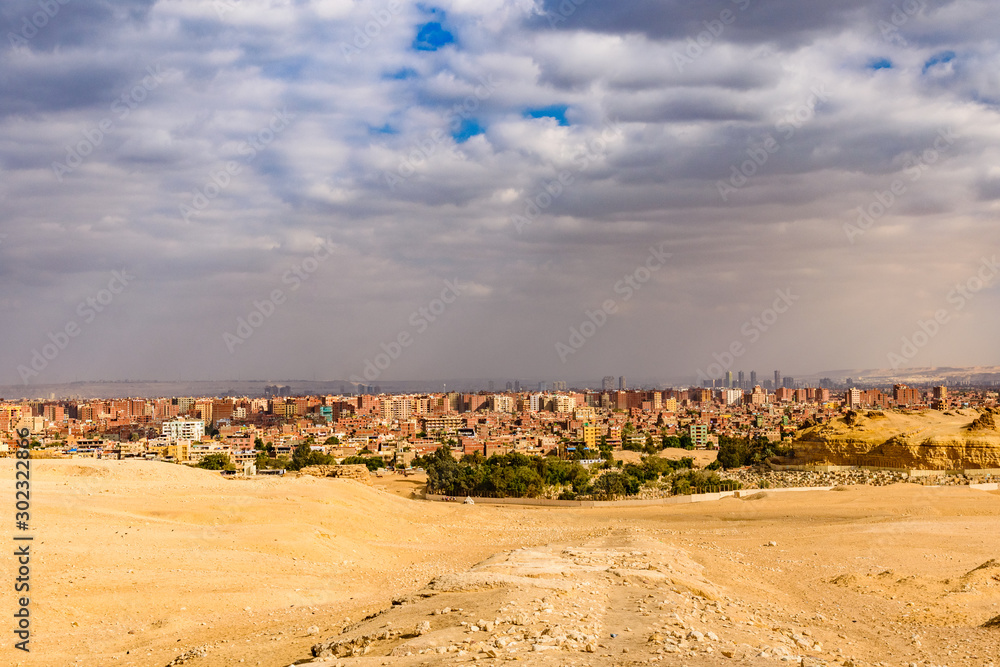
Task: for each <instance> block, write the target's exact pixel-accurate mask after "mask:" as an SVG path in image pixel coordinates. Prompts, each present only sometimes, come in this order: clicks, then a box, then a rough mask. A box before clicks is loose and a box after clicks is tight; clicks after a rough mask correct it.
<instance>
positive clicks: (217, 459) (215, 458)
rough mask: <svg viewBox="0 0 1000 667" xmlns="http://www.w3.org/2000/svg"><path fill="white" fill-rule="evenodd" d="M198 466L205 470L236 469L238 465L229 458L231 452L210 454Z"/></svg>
mask: <svg viewBox="0 0 1000 667" xmlns="http://www.w3.org/2000/svg"><path fill="white" fill-rule="evenodd" d="M198 467H199V468H204V469H205V470H236V466H234V465H233V463H232V461H230V460H229V454H208V455H207V456H204V457H203V458H202V459H201V461H199V462H198Z"/></svg>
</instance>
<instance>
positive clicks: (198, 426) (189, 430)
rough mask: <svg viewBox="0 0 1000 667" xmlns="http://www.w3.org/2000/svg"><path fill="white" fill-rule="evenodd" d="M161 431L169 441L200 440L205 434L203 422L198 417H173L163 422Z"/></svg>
mask: <svg viewBox="0 0 1000 667" xmlns="http://www.w3.org/2000/svg"><path fill="white" fill-rule="evenodd" d="M162 429H163V430H162V433H163V435H164V436H166V437H167V438H170V441H171V442H176V441H177V440H179V439H184V440H201V439H202V438H203V437H204V435H205V422H203V421H201V420H200V419H198V420H195V419H175V420H173V421H167V422H163V427H162Z"/></svg>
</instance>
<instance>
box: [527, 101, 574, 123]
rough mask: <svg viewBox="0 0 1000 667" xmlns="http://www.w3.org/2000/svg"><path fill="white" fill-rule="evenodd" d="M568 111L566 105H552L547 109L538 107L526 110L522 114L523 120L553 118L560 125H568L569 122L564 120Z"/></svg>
mask: <svg viewBox="0 0 1000 667" xmlns="http://www.w3.org/2000/svg"><path fill="white" fill-rule="evenodd" d="M568 109H569V105H567V104H553V105H550V106H547V107H538V108H536V109H528V110H526V111H525V112H524V117H525V118H555V119H556V121H558V123H559V124H560V125H569V121H568V120H566V111H567V110H568Z"/></svg>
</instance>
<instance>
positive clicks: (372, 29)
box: [0, 0, 1000, 384]
mask: <svg viewBox="0 0 1000 667" xmlns="http://www.w3.org/2000/svg"><path fill="white" fill-rule="evenodd" d="M43 4H44V3H43ZM50 4H51V3H50ZM39 7H40V5H38V4H37V3H36V2H33V1H32V2H29V1H27V0H25V1H17V2H7V3H4V7H3V9H2V11H0V17H2V27H3V31H2V32H3V34H4V35H5V39H4V44H3V46H2V47H0V66H2V69H3V72H4V77H3V79H2V81H0V88H2V91H3V94H2V96H0V99H2V102H0V169H2V177H0V197H2V201H3V207H2V211H0V230H2V234H3V236H2V237H0V275H2V276H3V284H4V287H5V289H4V293H3V295H2V297H0V313H2V317H0V322H2V324H0V327H2V332H3V338H4V341H5V345H4V346H3V351H2V353H0V355H2V356H0V359H2V363H0V381H2V382H3V383H4V384H23V383H24V382H27V383H29V384H44V383H58V382H69V381H74V380H94V379H109V380H115V379H123V378H137V379H144V380H153V379H166V380H221V379H230V378H234V379H268V378H275V379H277V378H303V379H317V380H334V379H345V378H348V377H350V376H352V375H360V374H361V373H362V371H363V369H364V367H365V361H366V360H370V359H374V357H375V355H376V354H378V353H379V352H380V351H381V350H382V348H381V347H380V344H382V343H385V344H386V345H390V344H392V342H393V341H395V340H398V338H399V337H400V336H403V337H404V338H406V337H408V339H409V341H410V344H409V345H408V346H405V349H404V350H403V351H402V354H400V355H399V356H398V358H396V359H393V361H392V364H391V367H389V368H387V369H385V370H384V371H383V372H382V373H381V376H382V377H383V378H386V379H392V380H418V379H424V378H434V377H442V378H446V377H493V376H508V377H518V376H528V375H531V376H536V377H537V376H541V377H550V378H565V377H569V378H585V377H594V378H600V377H601V376H603V375H604V374H606V373H608V372H611V373H614V374H625V375H628V376H637V375H642V376H649V377H677V376H682V377H695V376H696V375H697V373H698V371H699V370H704V369H706V368H707V367H708V366H709V365H710V364H712V363H713V361H715V357H714V356H713V355H715V354H723V353H724V352H725V351H726V350H728V349H730V347H731V345H733V343H740V344H742V345H743V346H744V348H745V349H744V353H743V356H742V358H741V359H740V363H739V366H741V367H743V368H744V369H746V370H749V369H751V368H757V369H759V370H760V371H761V372H764V371H765V370H768V369H771V368H781V369H784V370H785V372H787V373H800V374H801V373H813V372H819V371H821V370H823V369H830V368H887V367H890V365H891V358H890V356H889V355H891V354H893V353H895V354H897V355H899V353H900V350H901V348H902V347H903V346H904V342H905V341H904V338H906V339H907V340H910V341H912V340H913V336H914V335H915V334H918V332H920V331H921V325H920V322H925V323H926V322H929V321H931V320H933V319H934V318H935V314H936V313H937V314H939V315H941V317H943V318H944V319H945V321H944V323H943V324H942V325H941V326H939V327H937V328H935V331H934V333H933V335H931V336H929V338H928V339H927V340H926V341H924V340H923V338H920V335H919V334H918V339H917V341H916V342H917V343H921V342H923V343H924V344H923V345H917V346H916V347H917V351H916V353H915V354H914V355H912V356H911V357H906V356H903V355H900V356H901V360H902V362H903V364H902V366H903V367H913V366H945V365H951V366H963V365H964V366H969V365H978V364H994V363H998V357H997V353H996V348H995V345H992V343H993V342H994V341H995V333H996V327H997V323H998V317H1000V315H998V313H1000V308H998V307H997V306H998V302H997V291H996V288H995V284H996V281H995V274H996V271H997V268H996V263H995V260H994V249H995V247H996V240H997V235H998V231H997V228H996V225H995V224H994V218H995V214H996V211H997V201H998V198H1000V171H998V168H997V166H996V165H997V164H998V155H997V139H998V126H997V103H998V100H1000V78H998V77H1000V75H998V72H1000V67H998V64H1000V62H998V58H1000V49H998V45H997V41H996V23H995V7H994V6H993V5H992V4H991V3H989V2H986V1H979V2H977V1H972V0H956V1H944V2H934V1H931V0H925V1H921V0H911V1H910V2H907V3H903V4H902V5H901V4H899V3H897V2H893V1H891V0H880V1H878V2H857V1H850V2H831V3H823V5H822V6H814V5H812V4H803V3H797V2H778V1H769V2H764V1H757V0H739V1H735V0H734V1H732V2H730V1H726V2H709V3H680V2H661V3H655V4H653V5H650V4H648V3H638V2H628V1H626V2H616V3H613V4H609V3H600V2H595V1H593V0H591V1H574V2H563V3H561V4H560V3H556V2H528V1H526V0H518V1H507V2H500V1H489V2H458V1H455V2H439V3H430V4H410V3H397V2H391V3H379V2H346V1H335V0H331V1H326V2H319V1H316V2H298V3H277V2H252V1H251V0H243V1H241V2H240V1H236V0H217V1H215V2H207V1H205V2H193V1H185V2H169V3H167V2H151V1H138V0H133V1H130V2H116V3H111V2H87V3H82V2H67V3H62V2H57V3H55V4H53V5H52V7H50V8H49V9H48V10H45V11H48V12H49V13H50V14H51V16H49V14H44V13H43V15H37V16H36V14H37V12H39V11H42V10H41V9H39ZM39 16H40V17H41V18H39ZM859 207H860V209H859ZM116 271H117V272H119V274H120V275H119V277H118V278H116V277H115V276H116V274H115V272H116ZM122 278H124V283H123V282H122V280H121V279H122ZM449 285H452V286H453V287H455V286H457V288H458V289H457V291H454V292H450V291H449V290H450V289H451V288H449ZM109 288H113V289H112V290H111V291H108V290H109ZM102 290H103V292H102ZM114 290H118V292H114ZM956 290H962V291H963V293H964V296H962V295H961V294H960V293H959V292H958V291H956ZM453 294H454V296H453ZM782 294H784V295H786V300H787V295H791V297H792V299H793V301H791V302H789V303H790V305H788V306H785V305H782V307H783V308H784V309H785V311H783V312H781V313H780V314H778V316H777V317H776V318H771V317H770V316H769V315H768V310H769V309H771V308H772V306H773V305H774V304H775V303H782V304H784V302H782V301H781V295H782ZM442 295H444V296H446V297H447V303H446V302H444V301H436V300H439V299H441V298H442ZM274 298H277V302H274V301H272V299H274ZM88 300H89V301H88ZM604 305H607V306H608V307H609V312H607V313H604V314H603V315H602V314H601V312H598V311H602V308H603V306H604ZM421 309H423V310H424V313H425V314H424V315H421V314H420V313H421ZM611 311H613V312H611ZM588 313H591V315H593V314H595V313H596V316H591V315H588ZM605 315H606V317H605ZM595 317H597V319H600V320H601V322H602V323H601V324H599V325H598V324H594V325H593V326H592V325H591V324H588V323H593V322H596V320H595V319H594V318H595ZM753 318H763V321H764V322H768V324H767V325H766V326H765V327H758V326H757V325H754V324H751V323H752V322H753ZM241 323H242V324H241ZM74 325H75V327H74ZM254 325H256V326H254ZM581 326H582V327H583V328H584V331H583V333H580V334H578V337H577V338H576V339H574V338H573V336H574V333H573V332H574V329H575V330H576V331H578V332H579V331H580V329H581ZM66 327H70V329H71V330H73V331H76V332H77V333H76V334H75V335H73V334H67V336H69V340H68V342H67V343H66V344H65V345H64V346H62V347H60V349H59V351H58V354H57V355H52V354H51V352H52V350H53V349H54V348H52V347H50V348H49V350H48V352H49V353H50V354H48V355H44V356H46V357H51V356H56V357H57V358H51V359H49V358H46V359H45V361H46V362H47V363H44V364H43V363H41V362H39V361H38V360H37V359H36V360H35V365H34V366H32V363H31V362H32V360H33V358H34V357H35V353H36V352H37V353H38V354H42V353H43V347H44V346H45V345H53V346H57V347H58V346H59V345H60V343H59V340H62V336H61V335H60V332H64V331H65V330H66ZM241 327H242V328H241ZM765 329H766V330H765ZM588 331H589V332H591V334H592V335H590V336H587V335H586V333H587V332H588ZM50 334H51V335H52V336H50ZM581 336H582V340H583V343H582V344H580V345H575V344H574V340H575V341H577V342H579V341H580V340H581V338H580V337H581ZM55 339H59V340H55ZM234 339H238V340H235V341H234ZM64 342H65V341H64ZM560 344H562V345H563V346H566V347H569V348H570V349H571V351H570V352H566V350H565V347H564V348H560V347H559V345H560ZM560 349H562V350H563V351H562V353H560ZM737 368H738V366H737V365H734V366H733V367H732V370H737ZM19 369H20V370H19Z"/></svg>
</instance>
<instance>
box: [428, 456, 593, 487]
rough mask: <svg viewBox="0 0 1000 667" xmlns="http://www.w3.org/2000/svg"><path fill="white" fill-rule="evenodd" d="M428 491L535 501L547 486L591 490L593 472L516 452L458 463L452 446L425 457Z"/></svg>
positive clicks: (551, 458) (573, 464)
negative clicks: (452, 452)
mask: <svg viewBox="0 0 1000 667" xmlns="http://www.w3.org/2000/svg"><path fill="white" fill-rule="evenodd" d="M423 464H424V468H425V469H426V470H427V489H428V491H430V492H431V493H440V494H444V495H450V496H458V495H476V496H488V497H497V498H535V497H537V496H540V495H542V493H543V492H544V490H545V487H546V486H566V485H568V486H570V487H571V488H572V489H573V491H574V492H575V493H580V492H582V491H583V490H584V489H586V488H587V485H588V484H589V482H590V473H588V472H587V469H586V468H584V467H583V466H582V465H580V464H579V463H577V462H575V461H563V460H561V459H558V458H555V457H529V456H525V455H524V454H519V453H516V452H512V453H510V454H502V455H501V454H495V455H493V456H491V457H489V458H488V459H487V458H485V457H483V456H482V455H481V454H472V455H467V456H463V457H462V459H461V460H460V461H456V460H455V457H453V456H452V455H451V450H450V448H448V447H441V448H440V449H438V450H437V451H436V452H434V453H433V454H430V455H428V456H426V457H424V458H423Z"/></svg>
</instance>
